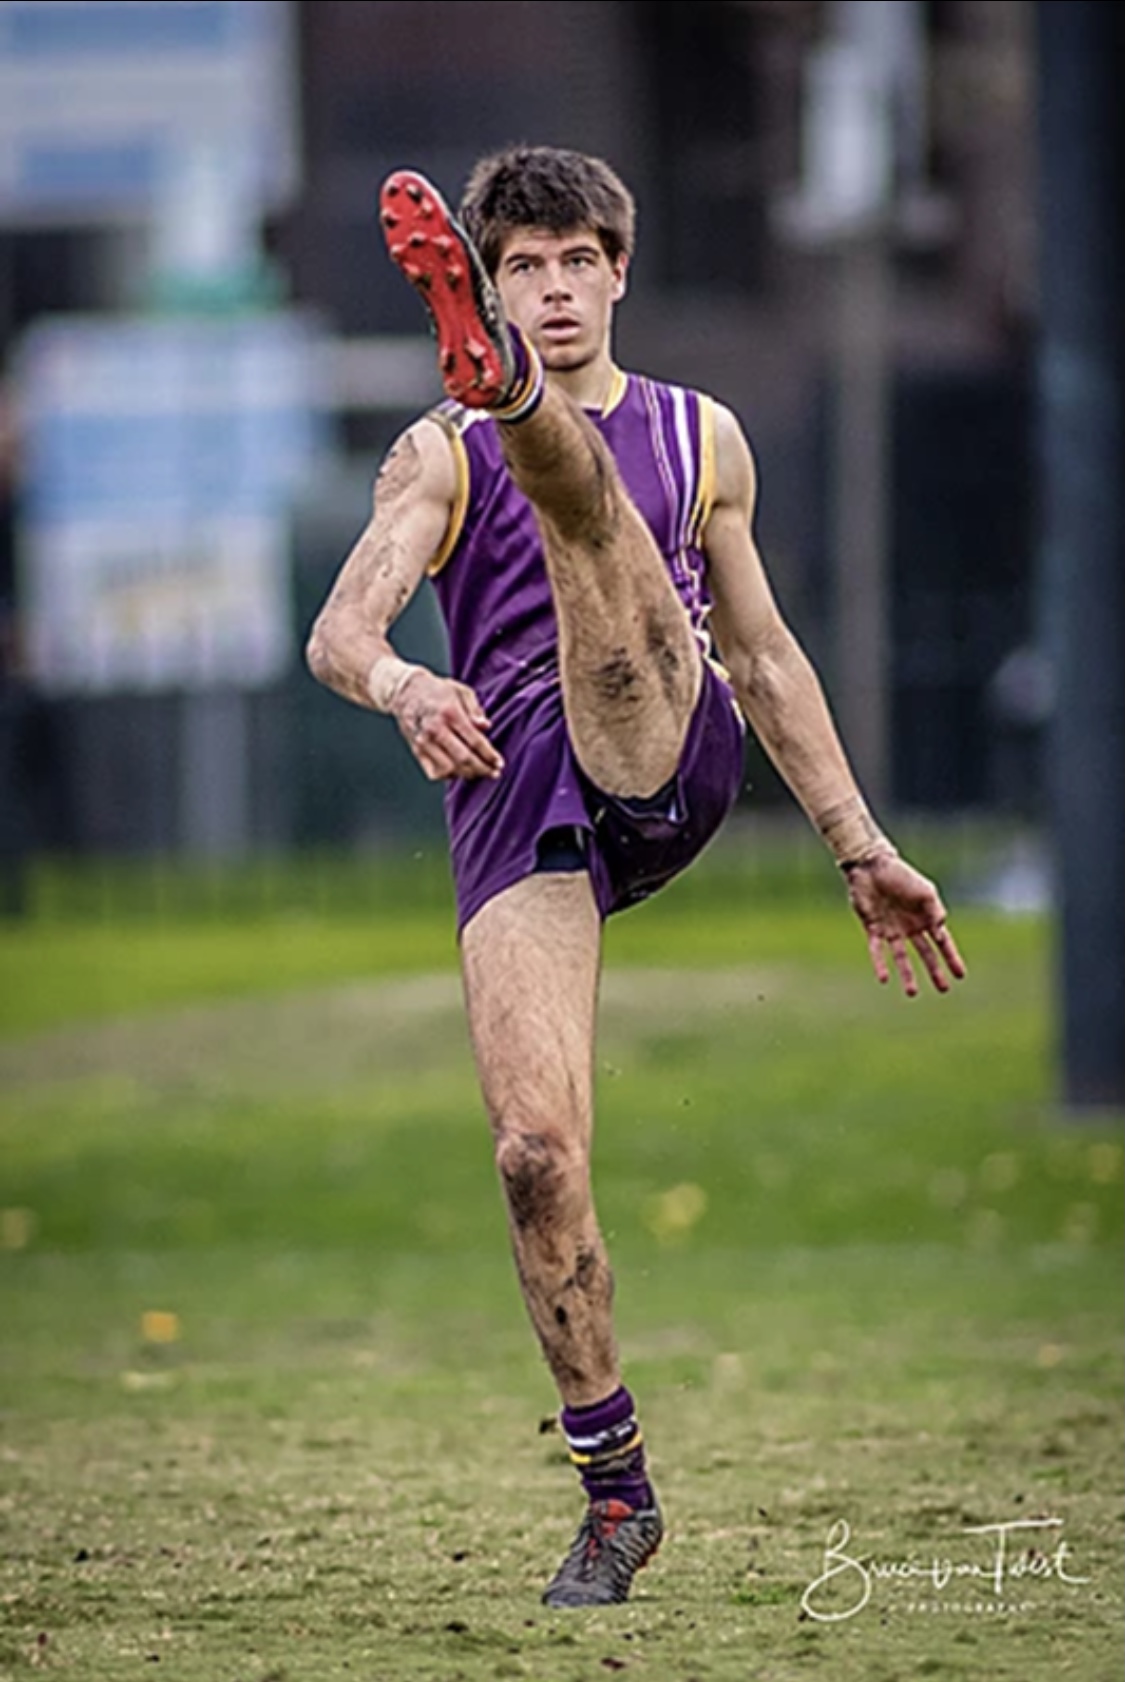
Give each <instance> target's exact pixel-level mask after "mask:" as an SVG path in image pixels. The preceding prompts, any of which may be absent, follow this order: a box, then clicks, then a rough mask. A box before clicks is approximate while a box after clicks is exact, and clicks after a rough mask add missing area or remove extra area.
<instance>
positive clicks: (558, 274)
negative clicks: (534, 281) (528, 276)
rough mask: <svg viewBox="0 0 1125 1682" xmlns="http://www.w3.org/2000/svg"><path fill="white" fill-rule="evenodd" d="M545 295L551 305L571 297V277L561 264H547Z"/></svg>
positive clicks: (544, 273)
mask: <svg viewBox="0 0 1125 1682" xmlns="http://www.w3.org/2000/svg"><path fill="white" fill-rule="evenodd" d="M543 295H544V297H545V298H546V299H548V300H549V301H550V302H551V303H557V302H558V301H559V299H560V298H569V297H570V277H569V275H568V273H567V271H566V269H565V268H564V267H563V265H562V264H561V263H547V264H546V265H545V266H544V269H543Z"/></svg>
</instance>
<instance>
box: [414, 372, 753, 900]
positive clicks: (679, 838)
mask: <svg viewBox="0 0 1125 1682" xmlns="http://www.w3.org/2000/svg"><path fill="white" fill-rule="evenodd" d="M434 418H435V419H436V420H438V421H439V422H440V423H441V425H442V426H443V427H444V428H445V429H446V431H447V432H448V434H449V437H450V440H451V442H452V445H453V449H454V454H455V457H456V460H457V466H458V493H457V499H456V505H455V508H454V514H453V519H452V520H451V523H450V529H449V532H448V534H447V536H446V541H445V543H444V545H443V547H442V550H441V552H440V553H439V555H438V557H437V559H436V560H435V562H434V566H433V568H432V573H433V582H434V588H435V590H436V591H437V596H438V600H439V603H440V605H441V610H442V613H443V615H444V618H445V624H446V630H447V633H448V637H449V649H450V660H451V665H452V671H453V675H454V677H456V678H459V679H460V680H461V681H462V682H463V683H467V684H469V685H471V687H472V688H473V689H474V690H475V691H476V693H477V695H478V696H479V698H480V701H481V704H482V705H483V707H484V710H485V712H486V713H487V714H488V717H489V719H490V721H491V724H492V730H491V738H492V740H493V741H494V742H495V744H496V746H497V748H498V749H499V750H500V752H501V753H502V754H503V756H504V760H505V770H504V773H503V775H502V776H501V777H500V778H498V779H497V780H496V781H495V782H492V781H488V780H479V781H471V782H470V781H464V780H461V779H454V780H452V781H451V782H450V783H449V785H448V788H447V792H446V819H447V823H448V826H449V835H450V845H451V850H452V859H453V875H454V882H455V885H456V890H457V908H458V922H459V926H461V927H464V925H465V923H467V922H468V920H469V918H470V917H472V916H473V915H474V914H475V913H476V912H477V911H478V910H479V909H480V907H481V906H482V905H484V904H485V903H486V902H487V901H488V900H489V899H490V898H492V896H493V895H494V894H497V893H500V892H501V891H502V890H503V889H504V888H507V887H510V886H511V885H512V883H514V882H517V881H520V880H521V879H522V878H523V877H524V876H527V875H530V874H531V873H532V872H533V871H534V870H535V869H536V865H537V862H538V844H539V841H540V838H541V837H542V836H543V835H545V834H546V833H547V832H548V831H550V830H555V829H573V830H578V831H580V832H582V836H583V838H584V847H585V856H586V862H587V866H588V868H589V872H590V877H591V881H592V884H593V888H594V893H595V896H596V898H597V902H598V906H599V909H600V910H601V912H602V915H603V916H604V915H607V914H608V913H610V912H612V911H616V910H619V909H621V908H622V907H623V906H625V905H629V904H632V903H634V902H635V901H636V900H638V899H642V898H644V897H645V896H646V895H648V894H650V893H653V892H654V891H655V890H656V889H657V888H658V887H660V886H662V885H663V883H665V882H667V881H669V880H670V879H671V878H672V877H673V876H674V875H676V874H677V873H678V872H679V871H680V870H682V869H683V868H684V867H685V865H687V864H688V863H690V861H691V860H692V859H693V858H694V857H695V856H696V854H697V853H698V852H699V851H700V849H701V848H702V847H703V846H704V845H705V843H706V842H707V841H708V840H709V839H710V837H711V836H712V835H713V834H714V832H715V830H716V829H717V828H718V826H719V824H720V823H721V822H722V819H723V818H724V817H725V815H726V813H727V811H728V810H729V809H730V806H731V804H732V803H733V800H734V797H735V795H736V793H737V790H738V783H739V778H740V776H741V772H742V759H743V733H744V727H743V724H742V720H741V716H740V714H739V713H738V710H737V707H736V705H735V702H734V697H733V695H732V693H731V690H730V688H729V685H728V684H727V682H726V680H725V677H724V676H723V674H722V672H721V669H720V668H719V667H718V666H717V665H716V664H715V662H714V661H713V660H712V659H711V658H710V655H711V643H710V636H709V633H708V629H707V617H708V614H709V612H710V606H711V601H710V595H709V593H708V589H707V580H706V562H705V558H704V556H703V553H702V551H701V549H700V546H699V545H700V538H701V534H702V531H703V528H704V526H705V524H706V521H707V518H708V516H709V514H710V510H711V502H712V495H713V479H714V444H713V424H712V407H711V403H710V400H709V399H708V398H706V397H703V396H701V395H700V394H699V393H698V392H694V391H688V390H685V389H683V388H681V387H678V386H670V385H663V384H659V383H658V382H656V381H654V380H649V379H645V378H642V377H640V376H638V375H628V376H626V375H624V374H617V375H616V377H615V383H614V390H613V393H612V394H611V397H610V400H609V402H608V403H607V405H606V409H605V411H604V412H603V413H591V416H590V418H591V420H592V421H593V422H594V424H595V426H596V427H597V428H598V430H599V432H600V433H601V434H602V436H603V438H604V439H605V441H606V443H607V444H608V445H609V447H610V449H611V451H612V452H613V455H614V458H615V460H616V462H617V466H618V470H619V472H620V473H621V477H622V479H623V481H624V483H625V485H626V487H627V488H628V490H629V493H630V495H631V496H632V498H633V501H634V502H635V503H636V505H637V507H638V508H639V510H640V512H641V514H642V515H643V516H644V519H645V521H646V523H647V524H648V526H649V529H650V530H651V531H652V533H653V536H654V538H655V539H656V544H657V547H658V548H659V550H660V552H661V554H662V555H663V556H664V558H665V561H666V562H667V565H668V570H669V572H670V574H671V577H672V580H673V582H674V584H675V586H676V590H677V592H678V594H679V596H680V599H681V601H682V602H683V604H684V607H685V609H686V611H687V613H688V615H689V618H690V619H691V623H692V625H693V627H694V629H695V631H696V634H697V635H698V637H699V639H700V644H701V649H702V652H703V653H704V654H705V656H707V659H706V661H705V677H704V684H703V689H702V691H701V694H700V699H699V703H698V705H697V708H696V712H695V715H694V717H693V719H692V723H691V726H690V728H689V731H688V737H687V740H686V742H685V744H684V753H683V756H682V760H681V764H680V768H679V773H678V775H677V778H676V781H675V786H674V788H672V789H670V790H669V791H668V798H667V800H666V801H664V802H662V804H661V805H660V807H659V809H656V810H649V809H646V810H645V811H644V812H643V813H639V812H638V811H637V810H636V807H635V804H630V803H625V804H623V803H622V802H621V801H618V800H614V799H613V798H612V797H611V796H607V795H606V794H604V793H602V792H601V791H599V790H598V789H596V788H594V787H593V785H592V784H591V783H590V782H589V780H588V779H587V778H586V777H585V775H584V774H583V772H582V771H581V769H580V768H579V766H578V764H577V762H576V760H575V758H574V754H573V750H572V748H571V745H570V740H569V737H568V735H567V729H566V720H565V717H564V714H563V704H562V690H561V685H560V681H559V669H558V627H557V624H556V621H555V612H554V606H553V603H552V600H551V592H550V586H549V583H548V580H547V573H546V566H545V563H544V559H543V548H542V542H541V539H540V535H539V528H538V525H537V523H536V519H535V513H534V510H533V509H532V507H531V504H530V503H529V502H528V501H527V499H526V498H525V497H524V496H523V495H522V493H521V492H520V491H518V490H517V489H516V487H515V485H514V484H513V482H512V479H511V476H510V474H509V473H508V470H507V468H506V466H505V465H504V461H503V458H502V455H501V451H500V439H499V435H498V431H497V427H496V423H495V422H494V421H492V420H491V419H490V418H489V417H488V416H487V415H484V414H481V413H480V412H479V411H470V410H466V409H462V408H460V407H458V406H457V405H456V404H451V403H447V404H443V405H442V406H441V407H440V408H439V409H437V410H435V411H434ZM646 804H647V803H646Z"/></svg>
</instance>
